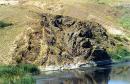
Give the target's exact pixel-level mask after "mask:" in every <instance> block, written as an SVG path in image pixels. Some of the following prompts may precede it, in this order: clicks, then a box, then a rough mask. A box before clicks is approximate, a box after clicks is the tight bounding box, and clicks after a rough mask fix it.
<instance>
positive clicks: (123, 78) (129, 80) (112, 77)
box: [35, 62, 130, 84]
mask: <svg viewBox="0 0 130 84" xmlns="http://www.w3.org/2000/svg"><path fill="white" fill-rule="evenodd" d="M35 78H36V84H130V62H127V63H119V64H113V65H107V66H100V67H91V68H80V69H74V70H64V71H48V72H42V73H41V74H40V75H39V76H36V77H35Z"/></svg>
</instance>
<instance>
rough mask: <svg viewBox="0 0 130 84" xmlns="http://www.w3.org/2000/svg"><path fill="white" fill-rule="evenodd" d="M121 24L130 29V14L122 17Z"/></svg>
mask: <svg viewBox="0 0 130 84" xmlns="http://www.w3.org/2000/svg"><path fill="white" fill-rule="evenodd" d="M120 24H121V26H122V27H123V28H125V29H128V30H130V16H128V15H127V16H123V17H121V18H120Z"/></svg>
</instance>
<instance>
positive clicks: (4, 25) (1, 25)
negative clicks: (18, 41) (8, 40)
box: [0, 21, 13, 28]
mask: <svg viewBox="0 0 130 84" xmlns="http://www.w3.org/2000/svg"><path fill="white" fill-rule="evenodd" d="M11 25H13V24H12V23H5V22H3V21H0V28H4V27H8V26H11Z"/></svg>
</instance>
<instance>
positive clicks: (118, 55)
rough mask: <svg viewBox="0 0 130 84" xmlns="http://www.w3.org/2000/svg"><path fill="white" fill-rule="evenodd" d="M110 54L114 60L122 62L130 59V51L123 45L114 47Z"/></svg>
mask: <svg viewBox="0 0 130 84" xmlns="http://www.w3.org/2000/svg"><path fill="white" fill-rule="evenodd" d="M110 55H111V57H112V60H113V61H119V62H121V61H127V60H129V59H130V51H129V50H128V49H127V48H125V47H124V46H122V45H118V47H116V48H114V49H113V50H112V51H111V52H110Z"/></svg>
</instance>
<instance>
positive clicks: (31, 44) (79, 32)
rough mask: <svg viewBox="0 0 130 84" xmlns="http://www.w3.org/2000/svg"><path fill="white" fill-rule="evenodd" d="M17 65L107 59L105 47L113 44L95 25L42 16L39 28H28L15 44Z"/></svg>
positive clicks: (67, 18)
mask: <svg viewBox="0 0 130 84" xmlns="http://www.w3.org/2000/svg"><path fill="white" fill-rule="evenodd" d="M15 44H16V48H15V49H14V53H13V59H14V60H15V61H16V62H17V63H33V64H38V65H46V66H47V65H63V64H71V63H73V64H76V63H87V62H89V61H104V60H111V58H110V56H109V55H108V53H107V48H109V47H110V46H114V45H115V43H114V42H113V41H112V40H110V39H109V35H108V34H107V31H106V30H105V28H103V27H102V26H101V25H100V24H98V23H96V22H90V21H81V20H78V19H76V18H72V17H69V16H63V15H51V14H43V15H42V19H41V23H40V27H36V28H31V29H30V30H28V31H26V32H25V33H24V35H23V36H22V37H21V39H20V40H18V41H17V42H16V43H15Z"/></svg>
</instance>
